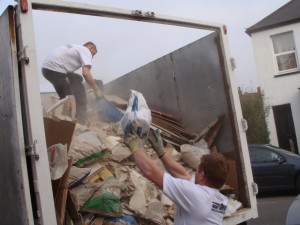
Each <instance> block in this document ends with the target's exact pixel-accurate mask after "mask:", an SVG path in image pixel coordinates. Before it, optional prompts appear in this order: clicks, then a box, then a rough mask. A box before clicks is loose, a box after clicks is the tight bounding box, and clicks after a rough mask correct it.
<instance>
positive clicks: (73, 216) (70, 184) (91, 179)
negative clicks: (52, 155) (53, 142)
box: [52, 109, 240, 225]
mask: <svg viewBox="0 0 300 225" xmlns="http://www.w3.org/2000/svg"><path fill="white" fill-rule="evenodd" d="M155 115H156V116H155V117H154V118H155V119H154V121H153V124H152V128H156V127H160V128H162V130H163V134H164V136H163V137H164V138H165V141H167V142H168V144H167V146H166V154H170V155H171V156H172V157H173V158H174V159H175V160H176V161H178V162H179V163H180V164H182V165H183V166H184V167H185V168H186V169H187V171H189V172H190V173H194V172H195V171H196V169H197V164H198V163H199V162H200V158H201V155H203V154H209V151H210V150H209V146H208V143H207V141H206V140H205V139H204V137H205V135H206V137H207V132H206V133H203V134H201V136H199V135H198V136H197V135H190V133H189V132H187V131H184V129H183V128H182V127H181V128H180V129H175V130H180V131H181V133H185V134H188V135H190V136H191V137H192V138H191V139H192V140H194V141H195V140H197V141H198V142H197V143H196V145H195V146H192V145H190V144H187V143H189V141H186V142H183V143H186V144H183V145H182V144H179V143H180V142H178V140H179V141H180V140H183V139H186V137H187V136H185V137H184V138H182V135H178V133H177V134H175V135H174V132H173V133H172V132H170V131H169V129H167V128H168V127H167V126H164V125H165V124H166V123H165V122H161V121H162V120H159V117H161V115H159V113H157V112H156V113H155ZM55 117H56V119H59V115H55ZM164 117H165V116H164ZM168 118H170V116H169V117H168ZM63 119H66V117H65V116H64V117H63ZM164 120H165V119H164ZM218 121H219V120H218ZM89 122H90V123H89V125H88V126H86V125H80V124H78V123H77V124H76V126H75V128H74V133H73V136H72V140H71V143H70V145H69V147H68V150H67V151H68V153H67V154H68V157H69V161H71V163H69V168H68V169H67V170H66V172H65V175H64V177H65V181H66V184H65V185H62V186H63V187H64V186H65V189H66V192H67V194H66V196H67V197H65V199H66V201H65V207H63V209H64V210H65V211H63V213H64V214H63V213H60V214H59V215H60V218H59V219H60V221H61V223H62V221H63V219H62V218H61V217H64V215H65V217H66V218H69V221H70V222H69V224H94V225H100V224H104V225H105V224H128V225H130V224H142V225H143V224H145V225H146V224H147V225H148V224H170V225H171V224H173V219H174V214H175V208H176V206H175V205H174V203H173V202H172V201H171V200H170V199H169V198H168V197H167V196H165V195H164V194H163V193H162V191H161V190H159V189H158V188H157V187H156V186H155V185H154V184H153V183H152V182H150V181H149V180H147V179H146V178H145V177H143V175H141V174H140V171H139V169H138V168H137V167H136V165H135V163H134V161H133V160H132V159H131V152H130V150H129V149H128V148H127V146H126V145H125V144H124V139H123V138H124V133H123V130H122V128H121V125H120V123H118V122H113V123H111V122H102V121H99V117H98V116H97V113H95V111H94V110H93V109H89ZM154 122H155V123H156V124H155V123H154ZM176 123H177V124H174V123H173V125H172V126H171V127H169V128H170V129H171V130H172V129H173V131H174V126H176V127H180V126H179V121H177V122H176ZM157 124H159V125H157ZM213 124H214V125H215V124H218V123H216V121H214V123H213ZM210 127H212V126H210ZM208 130H210V129H208ZM168 133H172V135H171V136H170V135H168ZM214 135H216V134H214ZM175 136H176V137H181V138H176V141H175V144H174V142H172V141H170V138H169V141H168V140H167V138H166V137H171V138H172V137H175ZM199 139H200V140H199ZM208 139H209V138H208ZM210 142H211V141H210ZM197 144H198V145H197ZM178 146H182V147H181V150H180V149H178V148H176V147H178ZM144 147H145V151H146V153H147V155H148V156H149V157H150V158H151V159H153V160H154V161H156V163H157V164H158V165H159V166H160V167H161V168H162V169H164V167H163V165H162V163H161V161H160V160H159V159H158V157H157V155H156V153H155V151H154V150H153V149H152V148H151V146H150V145H149V144H148V143H147V142H146V143H145V146H144ZM64 149H66V148H64ZM178 150H179V151H178ZM52 151H53V150H52ZM180 151H181V152H180ZM195 157H197V160H198V161H195V160H193V158H195ZM191 161H192V163H191ZM61 179H63V178H61ZM53 182H55V181H53ZM59 183H60V184H61V183H62V182H61V181H60V182H59ZM224 188H225V189H226V188H230V187H228V186H227V187H226V185H225V186H224ZM54 197H55V196H54ZM62 202H64V201H62ZM56 206H57V205H56ZM239 207H240V206H239ZM57 208H59V207H57ZM60 208H61V206H60ZM233 211H234V210H233ZM59 219H58V220H59ZM71 221H72V222H71ZM62 224H63V223H62ZM66 224H68V223H66Z"/></svg>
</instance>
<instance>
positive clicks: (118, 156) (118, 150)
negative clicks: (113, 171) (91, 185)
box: [110, 143, 131, 162]
mask: <svg viewBox="0 0 300 225" xmlns="http://www.w3.org/2000/svg"><path fill="white" fill-rule="evenodd" d="M111 152H112V153H111V156H110V158H111V159H112V160H115V161H117V162H121V161H123V160H124V159H126V158H128V157H129V156H130V155H131V152H130V150H129V149H128V148H127V147H124V146H123V145H122V144H120V143H119V144H118V145H116V146H115V147H114V148H113V149H112V150H111Z"/></svg>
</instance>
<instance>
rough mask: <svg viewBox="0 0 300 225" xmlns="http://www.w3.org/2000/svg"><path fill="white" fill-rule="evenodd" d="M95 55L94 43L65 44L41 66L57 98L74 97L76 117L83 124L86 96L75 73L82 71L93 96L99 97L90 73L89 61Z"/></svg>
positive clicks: (85, 114)
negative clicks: (80, 69)
mask: <svg viewBox="0 0 300 225" xmlns="http://www.w3.org/2000/svg"><path fill="white" fill-rule="evenodd" d="M96 53H97V47H96V45H95V44H94V43H93V42H87V43H85V44H84V45H76V44H67V45H63V46H60V47H57V48H56V49H54V50H53V51H52V52H51V53H50V54H49V55H48V56H47V57H46V59H45V60H44V63H43V65H42V73H43V75H44V77H45V78H46V79H47V80H48V81H50V82H51V83H52V85H53V86H54V88H55V90H56V92H57V94H58V95H59V98H60V99H63V98H65V97H66V95H74V97H75V101H76V117H77V120H78V122H79V123H82V124H84V123H85V122H86V120H87V96H86V92H85V88H84V85H83V83H82V82H83V79H82V76H80V75H79V74H76V73H74V72H75V71H76V70H78V69H79V68H82V75H83V77H84V79H85V81H86V82H87V83H88V85H89V86H90V87H91V88H92V89H93V90H94V92H95V95H96V97H98V98H99V97H101V95H102V94H101V91H100V89H99V87H98V86H97V84H96V82H95V80H94V78H93V76H92V74H91V68H92V58H93V57H94V55H95V54H96Z"/></svg>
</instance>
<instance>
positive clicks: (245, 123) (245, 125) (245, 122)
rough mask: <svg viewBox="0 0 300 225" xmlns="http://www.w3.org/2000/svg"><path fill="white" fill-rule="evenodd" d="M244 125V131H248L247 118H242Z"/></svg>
mask: <svg viewBox="0 0 300 225" xmlns="http://www.w3.org/2000/svg"><path fill="white" fill-rule="evenodd" d="M242 127H243V130H244V132H246V131H247V130H248V123H247V120H245V119H242Z"/></svg>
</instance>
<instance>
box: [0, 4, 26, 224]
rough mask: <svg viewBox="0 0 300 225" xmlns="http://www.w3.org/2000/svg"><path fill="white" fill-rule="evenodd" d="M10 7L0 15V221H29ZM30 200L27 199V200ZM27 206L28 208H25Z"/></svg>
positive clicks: (15, 222)
mask: <svg viewBox="0 0 300 225" xmlns="http://www.w3.org/2000/svg"><path fill="white" fill-rule="evenodd" d="M13 17H14V11H13V9H12V8H8V9H7V10H6V11H5V12H4V13H3V14H2V15H1V17H0V30H1V32H0V49H1V51H0V68H1V75H0V128H1V129H0V146H1V147H0V171H1V173H0V174H1V175H0V199H1V201H0V211H1V213H0V221H1V222H0V223H1V224H3V225H6V224H7V225H11V224H20V225H25V224H30V218H29V216H28V212H30V210H31V209H28V205H27V204H29V202H28V198H29V199H30V195H29V194H28V192H27V191H28V190H29V187H28V183H27V182H26V179H28V178H27V172H26V162H25V147H24V140H23V131H22V121H21V112H20V99H19V89H18V82H19V81H18V76H17V73H16V64H17V62H16V40H15V30H14V26H15V24H14V19H13ZM29 201H30V200H29ZM28 210H29V211H28Z"/></svg>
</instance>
